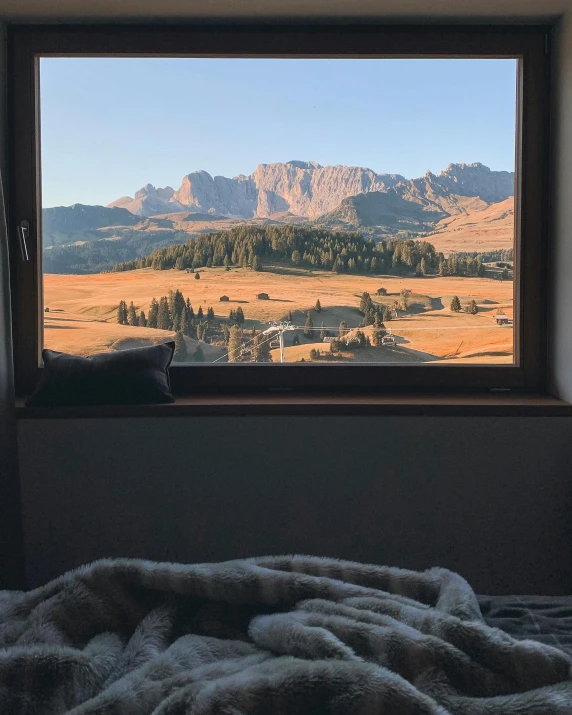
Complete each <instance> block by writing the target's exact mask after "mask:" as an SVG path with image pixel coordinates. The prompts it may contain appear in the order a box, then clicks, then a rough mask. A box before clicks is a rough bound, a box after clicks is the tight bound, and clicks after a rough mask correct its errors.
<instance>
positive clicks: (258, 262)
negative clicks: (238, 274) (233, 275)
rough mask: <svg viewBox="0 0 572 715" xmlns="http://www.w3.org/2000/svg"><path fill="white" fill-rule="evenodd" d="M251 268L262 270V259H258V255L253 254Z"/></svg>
mask: <svg viewBox="0 0 572 715" xmlns="http://www.w3.org/2000/svg"><path fill="white" fill-rule="evenodd" d="M252 270H253V271H262V270H263V268H262V261H261V260H260V258H259V257H258V256H254V258H253V259H252Z"/></svg>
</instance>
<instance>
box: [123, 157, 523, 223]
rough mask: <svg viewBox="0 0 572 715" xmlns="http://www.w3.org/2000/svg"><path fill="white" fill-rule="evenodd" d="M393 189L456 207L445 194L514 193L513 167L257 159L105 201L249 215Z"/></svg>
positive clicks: (146, 208) (142, 210)
mask: <svg viewBox="0 0 572 715" xmlns="http://www.w3.org/2000/svg"><path fill="white" fill-rule="evenodd" d="M392 189H395V190H396V191H397V192H398V194H399V195H400V196H402V197H403V198H405V199H407V200H412V201H415V202H417V203H420V204H423V205H431V206H432V207H433V208H435V207H436V206H437V207H438V209H439V210H444V211H446V212H447V213H454V212H455V211H456V210H458V209H455V205H456V202H451V201H449V200H448V198H447V197H448V196H449V195H451V194H454V195H458V196H463V197H480V199H482V200H483V201H485V202H487V203H493V202H498V201H503V200H504V199H506V198H508V197H509V196H512V195H513V193H514V174H513V173H512V172H508V171H491V170H490V169H489V168H488V167H486V166H484V165H483V164H479V163H474V164H449V166H448V167H447V168H446V169H444V170H443V171H441V173H440V174H439V175H435V174H433V173H432V172H431V171H427V172H426V173H425V176H424V177H423V178H420V179H413V180H408V179H405V177H403V176H401V175H400V174H378V173H376V172H375V171H373V170H372V169H368V168H365V167H359V166H343V165H339V164H338V165H330V166H322V165H321V164H319V163H318V162H316V161H300V160H292V161H288V162H285V163H280V162H275V163H272V164H259V165H258V166H257V167H256V169H255V171H254V172H253V173H252V174H250V176H245V175H243V174H239V175H237V176H235V177H234V178H227V177H225V176H215V177H213V176H211V174H209V173H208V172H207V171H205V170H202V169H201V170H199V171H194V172H191V173H190V174H187V175H186V176H185V177H183V180H182V183H181V186H180V188H179V189H177V190H176V191H175V190H174V189H172V188H171V187H170V186H167V187H165V188H163V189H161V188H159V189H156V188H155V187H154V186H153V185H151V184H147V185H146V186H144V187H143V188H142V189H140V190H139V191H138V192H137V193H136V194H135V197H134V198H133V199H132V198H130V197H123V198H122V199H118V200H117V201H114V202H113V203H112V204H110V206H119V207H123V208H126V209H128V210H129V211H131V212H132V213H134V214H137V215H139V216H153V215H156V214H161V213H174V212H178V211H191V212H198V213H207V214H217V215H221V216H229V217H234V218H245V219H247V218H266V217H269V216H272V215H274V214H278V213H284V212H286V213H289V214H293V215H295V216H301V217H304V218H308V219H315V218H317V217H319V216H322V215H324V214H327V213H329V212H331V211H334V210H335V209H336V208H337V207H338V206H340V204H341V203H342V202H343V201H344V199H347V198H348V197H351V196H360V195H362V194H368V193H370V192H388V191H391V190H392ZM457 203H458V202H457Z"/></svg>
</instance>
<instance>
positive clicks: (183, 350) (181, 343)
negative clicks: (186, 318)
mask: <svg viewBox="0 0 572 715" xmlns="http://www.w3.org/2000/svg"><path fill="white" fill-rule="evenodd" d="M187 356H188V352H187V343H186V342H185V338H184V336H183V333H181V332H180V331H178V332H177V333H175V352H174V353H173V360H175V362H185V361H186V360H187Z"/></svg>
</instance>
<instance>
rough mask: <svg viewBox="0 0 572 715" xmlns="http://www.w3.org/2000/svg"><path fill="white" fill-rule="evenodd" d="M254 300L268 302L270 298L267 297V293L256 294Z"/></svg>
mask: <svg viewBox="0 0 572 715" xmlns="http://www.w3.org/2000/svg"><path fill="white" fill-rule="evenodd" d="M256 299H257V300H270V296H269V295H268V293H257V294H256Z"/></svg>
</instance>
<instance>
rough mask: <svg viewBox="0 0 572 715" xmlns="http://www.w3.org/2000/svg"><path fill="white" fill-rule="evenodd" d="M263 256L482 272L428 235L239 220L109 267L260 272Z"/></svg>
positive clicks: (357, 267)
mask: <svg viewBox="0 0 572 715" xmlns="http://www.w3.org/2000/svg"><path fill="white" fill-rule="evenodd" d="M267 262H268V263H272V264H274V265H275V264H287V265H289V266H292V267H294V268H302V269H308V270H330V271H333V272H334V273H360V274H376V275H379V274H386V273H392V274H396V275H400V274H403V275H406V274H407V275H411V274H412V273H416V274H417V275H430V274H433V275H435V274H437V273H439V274H441V275H477V276H482V275H484V266H483V261H482V259H481V258H480V257H478V256H477V257H473V256H470V257H466V258H465V257H463V258H460V257H457V256H453V257H451V259H449V260H447V259H445V257H444V256H443V254H438V253H437V252H436V251H435V248H434V246H432V245H431V244H430V243H428V242H427V241H413V240H405V241H404V240H401V239H397V240H392V241H387V242H386V241H384V242H381V243H378V244H376V243H375V241H373V240H372V239H368V240H366V239H364V238H363V237H362V236H361V235H360V234H359V233H351V232H347V231H346V232H334V231H328V230H326V229H323V228H306V227H301V226H264V227H257V226H241V227H238V228H232V229H230V230H228V231H218V232H216V233H209V234H206V235H202V236H199V237H197V238H196V239H191V240H190V241H187V243H185V244H183V245H176V246H170V247H168V248H161V249H159V250H157V251H153V253H151V254H150V255H149V256H146V257H145V258H139V259H137V260H135V261H127V262H124V263H120V264H118V265H116V266H114V268H113V270H114V271H131V270H138V269H141V268H153V269H155V270H170V269H172V268H176V269H178V270H186V269H196V268H202V267H211V266H227V267H228V268H230V267H231V266H240V267H242V268H252V270H254V271H260V272H261V271H263V270H264V267H265V265H266V263H267Z"/></svg>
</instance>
